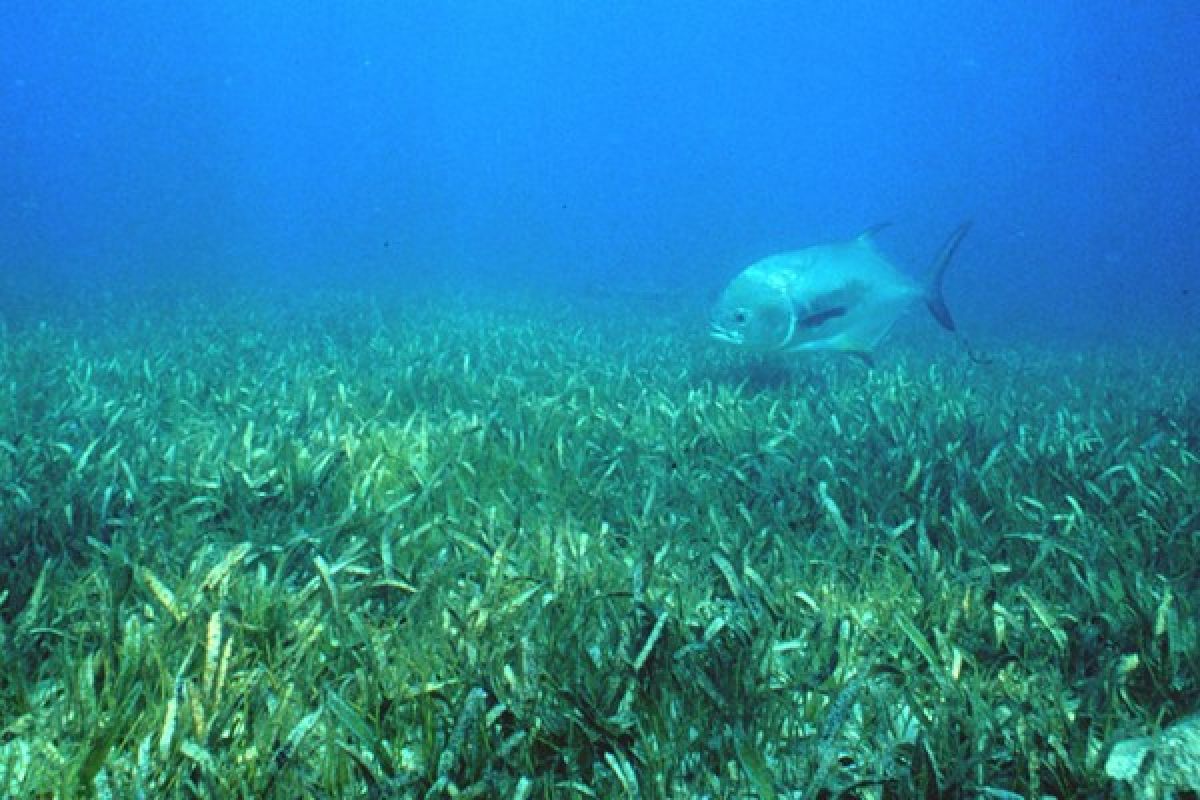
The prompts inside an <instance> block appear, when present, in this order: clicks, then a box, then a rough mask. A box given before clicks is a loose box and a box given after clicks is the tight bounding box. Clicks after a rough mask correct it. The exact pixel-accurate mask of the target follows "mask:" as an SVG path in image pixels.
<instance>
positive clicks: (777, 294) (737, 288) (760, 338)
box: [709, 267, 796, 350]
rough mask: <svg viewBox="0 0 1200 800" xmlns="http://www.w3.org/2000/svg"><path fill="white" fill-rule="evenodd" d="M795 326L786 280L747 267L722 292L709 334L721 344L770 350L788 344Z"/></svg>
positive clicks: (794, 315)
mask: <svg viewBox="0 0 1200 800" xmlns="http://www.w3.org/2000/svg"><path fill="white" fill-rule="evenodd" d="M795 327H796V312H795V308H794V307H793V305H792V301H791V299H790V298H789V296H788V287H787V282H786V280H784V279H783V278H782V277H781V276H779V275H777V274H772V273H771V272H769V271H766V270H762V269H758V268H756V267H750V268H749V269H747V270H745V271H744V272H742V273H741V274H740V275H738V276H737V277H736V278H734V279H733V281H732V282H730V284H729V285H728V286H726V287H725V291H723V292H722V293H721V297H720V299H718V300H717V304H716V307H715V308H714V309H713V313H712V319H711V321H710V327H709V333H710V335H711V336H712V337H713V338H714V339H719V340H720V341H722V342H728V343H730V344H735V345H739V346H741V347H747V348H752V349H756V350H773V349H778V348H781V347H783V346H784V345H785V344H786V343H787V341H788V339H789V338H791V336H792V333H793V332H794V331H795Z"/></svg>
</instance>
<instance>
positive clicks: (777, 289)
mask: <svg viewBox="0 0 1200 800" xmlns="http://www.w3.org/2000/svg"><path fill="white" fill-rule="evenodd" d="M882 227H883V226H876V227H875V228H872V229H870V230H868V231H866V232H865V233H863V234H862V235H861V236H859V237H858V238H856V239H853V240H851V241H848V242H836V243H832V244H822V245H816V246H813V247H806V248H804V249H803V250H796V251H793V252H788V253H779V254H776V255H773V256H768V257H767V258H764V259H762V260H761V261H757V262H755V263H754V264H751V265H750V266H749V267H747V268H746V269H744V270H742V272H741V273H740V274H738V276H737V277H735V278H734V279H733V281H731V282H730V284H729V285H728V286H727V287H726V288H725V291H724V292H723V293H722V294H721V298H720V300H718V302H717V306H716V308H715V309H714V311H713V316H712V325H711V331H710V332H711V334H712V336H713V338H715V339H719V340H721V341H724V342H729V343H731V344H735V345H740V346H743V347H748V348H753V349H756V350H766V351H777V352H783V353H795V352H802V351H808V350H835V351H841V352H846V353H853V354H856V355H859V356H861V357H864V358H868V359H869V357H870V354H871V352H872V351H873V350H874V349H875V347H876V346H877V345H878V344H879V342H880V341H882V340H883V338H884V337H885V336H887V334H888V332H889V331H890V330H891V329H892V326H893V325H894V324H895V323H896V320H897V319H899V318H900V316H901V315H902V314H903V313H904V312H905V311H906V310H907V309H908V308H910V307H911V306H913V305H914V304H916V303H919V302H922V301H923V302H924V303H925V305H926V307H927V308H928V309H929V311H930V313H932V314H933V316H934V318H935V319H936V320H937V321H938V323H939V324H941V325H942V327H944V328H946V329H947V330H951V331H953V330H954V320H953V318H952V317H951V316H950V312H949V310H948V309H947V308H946V304H945V301H944V300H943V299H942V278H943V276H944V275H945V271H946V267H947V265H948V264H949V262H950V259H951V257H952V256H953V255H954V251H955V250H956V249H957V248H958V245H959V243H960V242H961V241H962V238H963V236H965V235H966V232H967V229H968V227H969V225H968V224H963V225H960V226H959V227H958V228H957V229H956V230H955V231H954V233H953V234H951V236H950V238H949V239H948V240H947V242H946V244H945V245H944V246H943V247H942V250H941V252H940V253H939V254H938V257H937V259H936V260H935V261H934V264H933V267H932V269H931V270H930V278H929V282H928V283H927V284H926V285H924V286H923V285H921V284H919V283H917V282H916V281H915V280H913V279H912V278H910V277H908V276H907V275H905V274H904V273H902V272H901V271H900V270H898V269H896V267H895V266H894V265H893V264H892V263H891V262H890V261H888V260H887V258H885V257H884V256H883V254H882V253H880V252H879V249H878V248H877V247H876V245H875V234H876V233H877V232H878V231H879V230H880V229H881V228H882Z"/></svg>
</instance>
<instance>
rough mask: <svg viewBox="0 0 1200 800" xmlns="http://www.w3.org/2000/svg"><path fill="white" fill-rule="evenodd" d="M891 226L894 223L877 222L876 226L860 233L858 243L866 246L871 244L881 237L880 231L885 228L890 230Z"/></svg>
mask: <svg viewBox="0 0 1200 800" xmlns="http://www.w3.org/2000/svg"><path fill="white" fill-rule="evenodd" d="M891 225H892V223H890V222H876V223H875V224H874V225H872V226H871V227H869V228H867V229H866V230H865V231H863V232H862V233H860V234H859V235H858V239H857V240H856V241H859V242H863V243H864V244H871V243H873V242H874V241H875V237H876V236H878V235H879V232H880V231H882V230H883V229H884V228H890V227H891Z"/></svg>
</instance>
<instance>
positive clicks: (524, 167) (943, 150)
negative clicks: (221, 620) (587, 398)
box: [0, 0, 1200, 336]
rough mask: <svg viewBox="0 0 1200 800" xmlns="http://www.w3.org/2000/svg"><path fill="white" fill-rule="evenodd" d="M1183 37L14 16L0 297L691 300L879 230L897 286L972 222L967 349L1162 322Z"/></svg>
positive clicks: (1066, 9)
mask: <svg viewBox="0 0 1200 800" xmlns="http://www.w3.org/2000/svg"><path fill="white" fill-rule="evenodd" d="M1198 38H1200V16H1198V15H1197V13H1196V11H1195V9H1194V8H1193V7H1192V5H1191V4H1189V3H1186V2H1165V3H1136V2H1121V1H1120V0H1109V1H1107V2H1098V3H1089V4H1084V5H1081V6H1080V5H1069V4H1065V5H1064V4H1050V5H1047V4H1045V3H1037V2H1008V3H987V2H970V3H959V4H951V5H947V4H945V3H933V2H927V3H905V4H903V5H902V6H897V7H895V8H888V7H884V6H880V5H879V4H877V3H868V2H851V3H835V2H805V3H774V2H763V3H747V4H731V3H696V4H689V5H688V6H686V7H684V8H680V7H677V6H675V5H671V4H656V3H632V2H629V3H626V2H618V3H602V4H597V3H558V2H518V3H485V4H471V3H432V2H429V3H425V2H420V3H378V2H371V3H356V4H350V5H345V4H333V5H331V4H323V3H299V4H297V3H268V2H264V3H252V4H245V3H222V2H214V3H205V4H200V5H196V6H193V7H190V8H186V9H179V8H170V7H162V6H155V5H153V4H145V3H126V2H117V3H102V4H77V3H41V2H26V0H17V2H15V3H12V4H9V5H8V6H7V7H6V11H5V14H4V15H3V19H2V20H0V137H2V141H0V147H2V149H3V152H4V158H3V161H2V163H0V170H2V171H3V172H2V174H0V247H2V255H0V258H2V259H3V264H2V267H3V271H4V274H5V284H4V285H5V287H6V292H8V293H11V292H13V291H14V290H16V289H20V288H22V287H24V286H25V285H26V284H29V283H39V282H40V280H39V279H45V280H47V281H49V282H50V283H51V284H52V285H54V286H78V287H81V288H83V289H84V290H85V291H92V290H93V289H94V288H95V287H96V286H98V285H106V284H107V285H110V286H111V285H114V284H119V285H121V286H124V287H127V288H130V289H136V288H137V287H139V286H142V285H156V286H159V287H161V286H162V285H164V284H166V285H171V284H179V285H181V286H193V285H196V284H204V283H205V282H207V281H211V280H213V279H214V278H217V277H219V278H220V279H221V280H226V279H227V278H228V277H230V276H235V277H236V278H238V279H239V280H245V281H248V282H251V283H253V282H258V281H262V282H268V283H279V284H281V285H283V286H285V287H286V291H289V292H294V291H303V290H304V289H305V288H307V287H310V286H317V285H323V284H325V283H327V282H328V281H330V280H334V281H341V282H349V283H354V282H358V281H361V282H362V283H363V284H364V285H369V284H370V282H372V281H378V280H379V279H380V278H381V276H383V277H387V278H390V279H394V281H397V282H402V283H403V282H411V281H420V280H423V279H425V278H426V277H427V276H429V275H433V274H454V275H459V276H465V277H466V278H467V279H468V280H471V279H474V278H475V277H476V276H478V275H482V276H485V277H486V278H487V279H488V280H489V281H491V282H493V283H495V284H498V285H500V286H503V285H505V284H509V283H528V282H543V281H545V280H549V281H551V282H552V283H553V285H555V286H562V287H565V288H570V289H571V290H573V291H580V290H586V289H589V288H593V287H596V286H603V287H607V288H617V289H619V288H622V287H627V286H628V287H634V288H639V289H640V288H644V287H647V286H649V287H654V288H655V289H665V290H672V291H679V292H682V293H683V294H684V296H685V297H688V298H693V297H694V298H695V300H697V301H703V300H711V298H712V296H714V295H715V293H716V292H717V291H718V290H719V289H720V287H721V285H722V284H723V282H724V281H726V280H727V279H728V278H729V277H731V276H732V274H733V273H734V272H736V270H738V269H740V268H741V267H742V266H744V265H745V264H747V263H749V262H750V261H752V260H754V259H756V258H758V257H761V256H763V255H766V254H767V253H770V252H774V251H778V250H782V249H790V248H795V247H800V246H803V245H807V244H811V243H814V242H820V241H828V240H835V239H839V238H849V237H852V236H854V235H855V234H857V233H858V232H860V231H861V230H864V229H865V228H867V227H868V226H870V225H873V224H876V223H880V222H884V221H890V222H893V223H894V226H893V228H892V230H891V231H889V233H888V234H886V236H885V238H884V239H883V246H884V248H885V249H886V250H887V251H888V252H889V253H892V254H894V256H895V257H896V259H897V260H898V261H899V263H901V264H902V265H903V266H904V267H905V268H906V269H908V270H910V271H912V272H913V273H916V274H919V273H921V272H923V271H924V269H925V267H926V265H927V262H928V261H929V260H930V259H931V258H932V255H933V252H934V251H935V250H936V247H937V245H938V244H939V243H940V241H941V240H942V238H943V237H944V236H945V235H946V233H947V232H948V231H949V230H950V229H951V228H952V227H953V226H954V225H956V224H957V223H959V222H960V221H962V220H963V219H967V218H971V219H974V221H975V228H974V231H973V233H972V235H971V239H970V242H969V245H968V248H969V249H968V251H966V252H965V253H964V255H963V258H962V263H960V264H958V265H957V266H956V267H955V269H954V271H953V273H952V275H951V277H950V279H949V289H948V292H949V294H950V297H951V299H950V302H951V305H952V306H954V307H956V309H961V310H960V311H959V316H961V317H962V318H963V324H964V326H965V327H966V328H968V329H976V330H989V331H990V330H996V329H998V330H1000V331H1005V332H1012V331H1014V330H1018V331H1020V332H1021V333H1022V334H1024V335H1042V333H1041V331H1040V329H1042V328H1050V329H1053V330H1054V331H1061V330H1063V329H1065V330H1084V331H1089V332H1095V333H1098V334H1102V335H1104V336H1112V335H1121V334H1123V333H1125V332H1126V331H1128V330H1130V329H1134V330H1138V331H1139V332H1142V333H1143V334H1144V333H1145V328H1146V326H1164V327H1167V328H1171V327H1180V326H1187V325H1190V326H1194V325H1196V324H1197V321H1198V320H1200V311H1198V310H1197V309H1198V307H1200V300H1198V299H1197V293H1198V292H1200V287H1197V285H1196V284H1197V282H1198V281H1197V275H1198V274H1200V269H1198V267H1197V262H1198V258H1200V244H1198V242H1197V237H1196V236H1195V235H1194V228H1195V220H1196V219H1197V218H1200V207H1198V206H1200V199H1197V193H1196V192H1195V186H1196V185H1197V184H1198V182H1200V123H1198V122H1197V120H1200V89H1198V88H1197V87H1198V84H1197V80H1196V75H1197V74H1200V63H1198V62H1200V55H1197V52H1198V51H1197V49H1196V48H1195V47H1194V46H1192V43H1193V42H1194V41H1196V40H1197V39H1198ZM13 302H14V300H13V299H12V295H11V294H9V297H8V298H7V299H6V300H5V304H6V306H11V305H12V304H13ZM697 330H698V331H702V330H703V325H702V324H698V326H697ZM1046 335H1053V334H1052V333H1050V332H1048V333H1047V334H1046Z"/></svg>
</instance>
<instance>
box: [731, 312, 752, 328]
mask: <svg viewBox="0 0 1200 800" xmlns="http://www.w3.org/2000/svg"><path fill="white" fill-rule="evenodd" d="M748 319H750V315H749V314H747V313H746V309H744V308H739V309H738V310H737V311H735V312H733V321H734V322H735V323H737V324H738V325H745V324H746V320H748Z"/></svg>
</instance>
